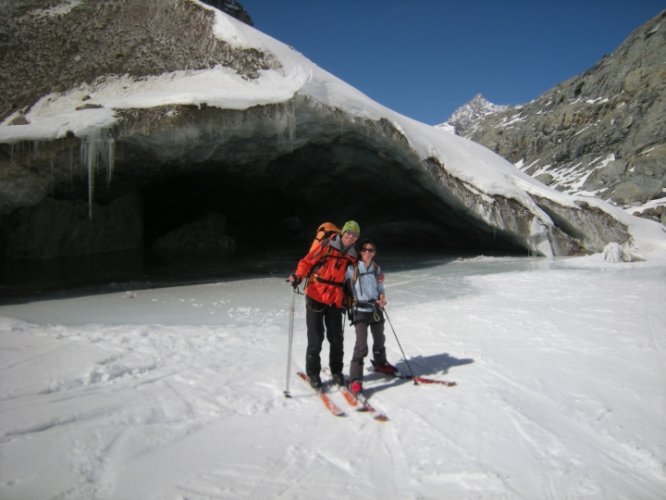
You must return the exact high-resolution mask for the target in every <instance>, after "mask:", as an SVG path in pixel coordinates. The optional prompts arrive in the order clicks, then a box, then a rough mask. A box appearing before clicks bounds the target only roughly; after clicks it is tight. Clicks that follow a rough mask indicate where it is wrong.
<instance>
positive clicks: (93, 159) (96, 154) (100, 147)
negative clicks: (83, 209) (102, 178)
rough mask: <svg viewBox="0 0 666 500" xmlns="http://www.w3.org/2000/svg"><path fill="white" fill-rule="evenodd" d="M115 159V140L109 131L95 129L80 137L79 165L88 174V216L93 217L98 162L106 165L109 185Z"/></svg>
mask: <svg viewBox="0 0 666 500" xmlns="http://www.w3.org/2000/svg"><path fill="white" fill-rule="evenodd" d="M115 161H116V141H115V139H114V138H113V137H112V136H111V133H110V132H109V131H106V130H104V131H100V130H96V131H94V132H93V133H92V134H90V135H87V136H84V137H82V138H81V165H83V167H84V168H85V169H86V171H87V174H88V217H89V218H90V219H91V220H92V217H93V215H92V214H93V202H94V197H95V171H96V170H97V168H98V167H99V164H100V162H101V163H103V164H104V166H105V167H106V183H107V186H109V185H111V179H112V177H113V167H114V165H115Z"/></svg>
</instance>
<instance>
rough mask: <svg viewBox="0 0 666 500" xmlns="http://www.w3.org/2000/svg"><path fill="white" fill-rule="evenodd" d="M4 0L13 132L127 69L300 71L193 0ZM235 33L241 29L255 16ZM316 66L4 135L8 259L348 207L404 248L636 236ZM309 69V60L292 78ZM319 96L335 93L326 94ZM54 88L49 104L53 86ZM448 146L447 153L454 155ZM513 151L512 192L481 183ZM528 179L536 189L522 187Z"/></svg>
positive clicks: (169, 239)
mask: <svg viewBox="0 0 666 500" xmlns="http://www.w3.org/2000/svg"><path fill="white" fill-rule="evenodd" d="M209 3H210V2H209ZM5 9H8V10H9V11H10V14H11V16H12V17H13V18H15V19H16V22H15V23H9V25H7V24H5V25H4V28H3V29H5V30H7V32H5V33H3V34H2V35H3V36H2V40H8V42H7V44H6V46H7V47H8V49H9V50H8V51H5V52H4V54H5V56H4V58H3V61H2V70H3V71H4V73H3V74H6V75H9V77H8V78H5V79H3V80H2V81H1V83H0V85H1V86H2V88H0V91H1V92H0V95H1V96H2V98H3V101H2V104H1V105H2V110H3V111H2V113H3V115H2V116H3V118H4V119H5V120H4V123H3V124H2V129H1V130H0V132H1V133H3V134H5V137H13V136H12V130H20V128H21V127H30V126H31V123H30V120H31V116H35V115H32V114H31V110H32V108H33V107H37V108H38V109H43V106H45V105H46V104H48V103H49V102H50V101H51V100H54V101H55V102H58V103H60V102H61V101H58V96H57V95H56V94H54V93H53V92H59V91H64V90H67V89H72V88H76V92H75V95H79V94H78V93H77V92H79V89H81V88H85V89H92V90H90V93H91V94H92V95H81V97H80V98H77V99H78V101H76V103H75V108H73V109H70V108H71V106H72V104H71V102H69V101H68V103H67V106H70V107H68V108H67V109H65V110H63V111H62V113H73V114H66V115H62V116H67V117H73V118H72V120H75V119H76V117H77V116H81V115H79V114H80V113H97V112H104V111H105V110H107V107H105V106H104V104H103V103H102V101H99V102H98V101H97V100H96V98H95V96H96V95H97V94H96V93H95V92H96V91H99V92H100V95H101V92H102V91H101V90H100V89H102V88H105V87H104V85H105V84H106V82H107V79H108V78H111V77H116V80H114V81H119V80H118V78H117V77H118V75H129V76H128V77H127V81H128V82H129V81H130V80H131V82H132V83H128V84H127V85H136V86H137V88H139V87H141V85H142V83H143V82H144V81H147V79H148V78H149V77H151V76H152V75H165V74H168V78H169V79H173V78H176V77H175V76H173V75H174V73H173V72H175V71H176V70H179V69H189V70H194V69H206V68H211V67H216V68H220V67H221V68H222V70H219V69H217V70H216V71H220V72H222V73H224V74H225V75H228V74H233V75H234V78H235V80H233V82H235V83H237V82H238V81H241V82H243V85H247V87H248V88H250V89H252V92H250V93H249V95H254V94H256V89H257V88H259V86H260V83H261V82H262V81H265V79H264V80H262V74H263V73H269V74H270V75H271V77H270V78H273V79H275V81H277V82H278V83H280V84H285V82H283V81H281V80H278V79H279V78H283V77H284V74H285V73H286V72H287V69H286V68H285V65H286V64H287V63H285V62H284V60H282V63H281V62H280V60H279V58H278V57H277V56H276V55H275V53H272V52H271V51H270V50H268V49H266V50H264V49H258V48H250V46H248V45H246V44H242V43H241V44H236V45H232V44H230V43H227V42H225V41H224V40H221V39H219V38H217V37H216V36H215V35H214V33H213V32H214V29H213V25H214V22H215V15H216V14H215V12H214V11H213V10H212V9H210V8H209V7H206V6H204V5H202V4H201V3H197V2H193V1H191V0H150V1H148V0H122V1H121V0H109V1H105V2H96V1H92V0H69V1H64V0H63V2H60V3H58V2H53V1H47V0H43V1H37V0H27V1H26V2H23V3H15V4H11V5H10V6H6V5H5ZM225 19H226V18H225ZM225 22H226V23H229V22H230V21H228V20H227V21H225ZM229 29H230V30H231V32H232V35H233V34H234V33H235V35H237V36H241V34H239V33H241V32H242V29H247V30H249V29H250V28H247V27H246V26H242V27H241V24H240V23H238V26H236V25H230V26H229ZM234 30H236V31H234ZM96 40H101V41H102V42H103V43H104V44H105V45H104V46H105V47H106V48H105V50H103V51H100V50H99V44H97V43H96ZM262 43H263V42H262ZM280 50H282V49H280ZM289 57H290V58H292V59H293V57H295V56H294V55H293V54H291V53H290V54H289ZM299 64H300V63H299ZM302 64H303V65H306V64H311V63H310V62H309V61H306V60H304V61H303V63H302ZM292 70H293V68H292ZM308 71H310V73H309V76H308V78H309V80H307V84H308V85H309V87H305V85H303V86H302V87H299V88H297V90H295V91H294V93H293V95H287V97H284V98H281V99H276V98H274V99H273V100H266V102H263V103H260V104H252V105H244V106H238V107H225V106H224V105H219V104H218V105H208V103H207V102H200V103H198V104H196V105H187V104H160V103H157V104H153V105H151V106H145V105H137V106H134V107H133V106H127V105H125V106H119V107H113V109H110V108H109V116H112V117H113V121H112V122H111V123H112V125H107V126H104V127H102V126H90V127H89V128H87V129H85V130H83V131H79V132H77V133H74V132H72V131H71V130H70V129H66V128H65V129H60V130H61V132H62V133H58V134H57V135H55V136H52V137H49V138H47V139H40V140H27V139H20V138H19V139H11V140H10V139H7V140H4V141H3V142H0V176H1V179H0V180H1V182H0V214H1V215H2V219H1V221H0V222H1V225H0V251H1V253H2V255H3V258H4V259H5V260H17V259H43V258H51V257H57V256H68V255H81V254H90V253H98V252H104V251H114V250H122V249H142V248H150V249H160V248H161V249H166V250H168V251H170V252H179V251H183V252H187V253H190V254H195V255H196V254H199V253H211V252H212V253H218V254H228V253H229V252H231V251H233V249H234V248H247V247H251V246H260V247H261V248H266V251H267V252H268V251H270V249H271V248H272V247H274V246H277V245H281V244H290V243H294V242H297V243H298V244H299V248H305V246H303V243H307V242H308V241H309V240H310V239H311V238H312V231H313V229H314V228H315V227H317V225H318V224H319V223H320V222H322V221H324V220H333V221H336V222H338V223H341V222H343V221H344V220H347V219H349V218H355V219H359V220H361V221H362V225H363V232H364V235H365V236H370V237H374V238H376V239H377V240H379V241H381V242H382V244H391V245H394V246H396V247H402V246H405V245H415V244H419V245H430V246H436V247H437V248H446V249H449V250H458V251H470V250H472V251H476V252H488V251H493V250H502V251H512V252H521V253H524V254H527V253H530V254H539V255H572V254H580V253H589V252H601V251H602V250H603V249H604V248H605V247H606V246H607V244H608V243H610V242H617V243H618V244H625V243H630V242H631V236H630V233H629V231H628V228H627V227H626V225H625V224H624V223H623V222H621V221H620V220H618V219H616V218H614V217H613V216H611V215H609V214H608V213H607V212H606V211H604V210H600V209H598V208H597V207H594V206H591V205H586V204H583V203H576V202H574V201H573V200H569V199H567V200H566V201H562V200H560V201H556V200H557V199H558V197H551V196H549V194H548V193H551V192H550V191H548V190H547V189H546V188H545V187H543V186H541V185H537V184H535V183H531V179H529V178H527V176H524V175H522V174H521V176H518V177H520V179H518V180H517V181H515V178H516V176H517V175H518V174H520V173H519V172H516V171H515V169H512V168H511V166H510V165H507V164H506V163H505V162H503V161H501V160H499V159H498V158H497V156H496V155H494V154H492V153H491V152H489V151H487V150H486V149H484V148H482V147H480V146H478V145H476V144H473V143H471V142H469V141H466V140H463V139H460V138H457V137H452V136H448V135H447V136H446V138H445V140H444V142H438V141H442V139H441V137H442V136H441V134H442V132H440V131H438V130H436V129H434V128H432V127H428V126H426V125H423V124H413V123H411V122H410V123H407V122H406V121H404V122H402V123H401V122H400V121H399V118H396V117H394V118H386V117H385V116H388V117H392V116H393V115H391V114H390V113H388V114H384V115H379V116H370V115H369V114H367V113H366V114H363V113H360V114H359V113H357V114H354V113H351V112H349V111H345V107H344V106H345V105H346V102H345V103H341V104H339V105H335V104H331V103H332V102H336V100H335V99H334V98H332V97H331V96H333V97H335V92H336V88H342V87H343V86H342V85H341V83H340V82H338V81H334V80H333V79H332V77H330V76H326V75H323V76H322V74H320V73H321V72H320V73H317V72H318V71H319V70H317V69H312V68H310V69H309V70H308ZM303 73H304V71H303V70H302V68H301V67H300V66H299V67H297V68H296V70H295V71H292V73H290V74H289V75H288V76H289V78H286V80H288V82H287V83H292V82H293V81H295V80H298V78H300V77H301V76H302V75H303ZM130 77H131V78H130ZM317 78H320V80H317ZM142 79H144V80H142ZM273 79H269V81H270V82H273V81H274V80H273ZM121 81H123V82H124V81H125V80H121ZM169 81H170V80H169ZM304 88H305V90H303V89H304ZM132 89H133V91H134V87H132ZM347 91H348V89H347ZM320 93H323V94H325V95H326V98H325V99H317V98H315V97H313V96H314V95H317V96H318V95H319V94H320ZM46 95H49V96H50V97H49V98H48V99H46V101H47V102H46V104H45V103H44V99H42V100H39V99H40V98H43V97H44V96H46ZM132 95H133V94H132ZM351 95H354V94H353V93H349V94H346V95H345V101H346V100H347V99H349V98H350V97H349V96H351ZM67 96H70V94H67ZM113 97H114V96H112V98H113ZM68 98H69V97H68ZM112 98H111V100H110V101H108V102H114V101H113V99H112ZM107 99H109V98H108V96H107ZM359 99H360V100H359V101H358V103H359V105H361V106H366V105H367V106H371V105H372V103H370V102H369V100H367V98H366V97H365V96H362V98H359ZM38 100H39V103H38V102H37V101H38ZM104 102H107V101H104ZM40 106H42V107H41V108H40ZM63 106H65V104H63ZM382 113H385V111H382ZM40 116H41V115H40ZM58 116H61V115H58ZM94 116H98V115H94ZM47 118H48V119H51V118H52V117H51V115H49V116H48V117H47ZM403 118H404V117H403ZM40 119H42V118H40ZM655 119H657V118H655ZM59 123H63V124H64V125H63V127H66V126H69V125H68V124H70V123H71V122H70V121H68V120H65V121H64V122H59ZM409 127H411V129H410V130H411V131H410V132H406V131H405V129H406V128H409ZM414 130H418V133H415V132H413V131H414ZM410 134H411V135H410ZM428 141H434V142H432V143H429V142H428ZM435 143H437V144H439V145H438V146H434V145H433V144H435ZM449 146H450V147H451V148H452V149H451V151H449V152H448V153H449V154H447V151H439V150H440V149H443V148H447V147H449ZM454 149H455V151H454ZM423 151H426V153H423ZM498 162H499V167H500V168H499V170H500V171H501V172H499V173H498V172H497V171H494V170H492V169H491V170H488V174H489V175H491V176H492V177H493V179H494V181H493V182H488V183H484V184H487V185H494V184H496V182H495V181H497V182H499V183H500V184H501V185H502V186H504V184H502V183H504V182H507V183H508V184H507V186H509V184H510V183H509V181H507V179H511V182H514V181H515V182H514V183H513V184H510V188H509V187H507V188H506V190H498V191H495V192H494V194H493V192H486V191H483V190H482V189H481V188H480V187H478V186H477V185H475V183H474V179H473V178H470V177H469V176H468V175H465V174H466V172H465V168H466V167H467V166H469V167H473V168H474V169H479V168H482V167H484V166H488V168H489V169H490V166H493V165H495V164H496V163H498ZM505 167H506V168H505ZM528 181H529V182H528ZM523 184H525V185H529V186H528V187H529V189H530V190H531V191H530V193H528V192H527V191H523V190H522V189H523V188H518V187H516V186H517V185H521V186H522V185H523ZM555 194H557V193H555ZM54 214H55V215H54ZM100 214H101V215H100ZM211 214H213V215H211ZM84 228H87V229H84ZM86 231H87V232H86Z"/></svg>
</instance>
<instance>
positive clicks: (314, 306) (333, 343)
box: [305, 297, 344, 377]
mask: <svg viewBox="0 0 666 500" xmlns="http://www.w3.org/2000/svg"><path fill="white" fill-rule="evenodd" d="M305 304H306V307H305V322H306V325H307V330H308V347H307V349H306V351H305V372H306V374H307V376H308V377H314V376H317V377H318V376H319V373H320V372H321V359H320V354H321V349H322V346H323V344H324V334H325V335H326V338H327V339H328V343H329V355H328V356H329V358H328V363H329V367H330V368H331V373H332V374H336V373H342V365H343V358H344V337H343V331H342V317H343V310H342V309H338V308H337V307H335V305H326V304H322V303H320V302H317V301H316V300H313V299H311V298H310V297H306V299H305Z"/></svg>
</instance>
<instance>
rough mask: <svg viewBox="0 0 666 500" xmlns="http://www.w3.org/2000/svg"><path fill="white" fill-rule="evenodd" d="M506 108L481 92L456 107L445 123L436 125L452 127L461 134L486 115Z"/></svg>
mask: <svg viewBox="0 0 666 500" xmlns="http://www.w3.org/2000/svg"><path fill="white" fill-rule="evenodd" d="M508 108H509V106H506V105H499V104H493V103H492V102H490V101H489V100H488V99H486V98H485V97H483V95H482V94H476V95H475V96H474V97H473V98H472V100H471V101H469V102H468V103H467V104H463V105H462V106H460V107H459V108H458V109H456V110H455V111H454V112H453V114H452V115H451V116H450V117H449V119H448V120H447V121H446V122H445V123H442V124H441V125H437V127H439V128H448V127H453V128H454V129H455V132H456V133H457V134H459V135H462V134H463V132H464V131H466V130H468V129H469V128H470V127H473V126H474V125H475V124H476V123H478V122H479V121H481V120H482V119H483V118H484V117H486V116H487V115H489V114H492V113H498V112H500V111H504V110H506V109H508Z"/></svg>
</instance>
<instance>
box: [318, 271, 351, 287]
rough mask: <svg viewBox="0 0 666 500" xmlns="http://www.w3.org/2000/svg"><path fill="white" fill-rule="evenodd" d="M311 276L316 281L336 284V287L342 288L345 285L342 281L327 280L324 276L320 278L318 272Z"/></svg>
mask: <svg viewBox="0 0 666 500" xmlns="http://www.w3.org/2000/svg"><path fill="white" fill-rule="evenodd" d="M312 277H313V278H314V280H315V281H316V282H317V283H324V284H325V285H331V286H337V287H338V288H343V287H344V285H345V282H344V281H333V280H327V279H326V278H322V277H321V276H319V275H318V274H313V275H312Z"/></svg>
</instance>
